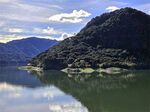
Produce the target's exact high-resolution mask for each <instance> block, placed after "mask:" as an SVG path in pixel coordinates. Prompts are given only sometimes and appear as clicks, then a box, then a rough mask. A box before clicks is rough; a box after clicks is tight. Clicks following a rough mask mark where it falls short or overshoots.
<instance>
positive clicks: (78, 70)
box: [18, 66, 129, 74]
mask: <svg viewBox="0 0 150 112" xmlns="http://www.w3.org/2000/svg"><path fill="white" fill-rule="evenodd" d="M18 69H21V70H27V71H38V72H41V71H44V70H43V69H42V68H39V67H34V66H21V67H18ZM59 71H62V72H65V73H69V74H80V73H93V72H99V73H102V72H104V73H108V74H118V73H121V72H127V71H129V70H128V69H124V68H118V67H109V68H106V69H103V68H97V69H93V68H65V69H61V70H59Z"/></svg>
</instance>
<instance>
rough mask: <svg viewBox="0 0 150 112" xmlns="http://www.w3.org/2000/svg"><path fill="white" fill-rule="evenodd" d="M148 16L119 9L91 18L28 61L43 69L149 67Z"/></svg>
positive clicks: (136, 11) (149, 19) (149, 22)
mask: <svg viewBox="0 0 150 112" xmlns="http://www.w3.org/2000/svg"><path fill="white" fill-rule="evenodd" d="M149 63H150V16H149V15H147V14H145V13H143V12H141V11H138V10H136V9H133V8H129V7H127V8H122V9H120V10H116V11H114V12H110V13H104V14H102V15H101V16H97V17H95V18H93V19H92V20H91V21H90V22H89V23H88V24H87V25H86V26H85V27H84V28H83V29H82V30H81V31H80V32H79V33H78V34H77V35H76V36H74V37H72V38H71V39H66V40H64V41H62V42H61V43H60V44H58V45H56V46H54V47H52V48H50V49H49V50H47V51H46V52H45V53H42V54H40V55H38V56H37V57H35V58H34V59H32V60H31V61H30V64H31V65H33V66H39V67H42V68H43V69H57V68H65V67H67V66H68V65H69V66H70V65H71V67H114V66H116V67H127V68H129V67H133V68H149V67H150V64H149Z"/></svg>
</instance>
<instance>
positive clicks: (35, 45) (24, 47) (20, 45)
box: [0, 37, 59, 65]
mask: <svg viewBox="0 0 150 112" xmlns="http://www.w3.org/2000/svg"><path fill="white" fill-rule="evenodd" d="M58 42H59V41H56V40H49V39H41V38H36V37H30V38H27V39H21V40H14V41H11V42H8V43H6V44H4V43H0V65H3V64H16V63H27V62H28V61H29V60H30V59H31V58H32V57H34V56H36V55H37V54H39V53H41V52H43V51H45V50H46V49H48V48H50V47H51V46H53V45H55V44H57V43H58Z"/></svg>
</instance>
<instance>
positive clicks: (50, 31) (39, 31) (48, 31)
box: [33, 27, 62, 34]
mask: <svg viewBox="0 0 150 112" xmlns="http://www.w3.org/2000/svg"><path fill="white" fill-rule="evenodd" d="M33 32H34V33H37V34H61V33H62V32H61V31H58V30H55V29H54V28H52V27H48V28H47V29H41V28H34V31H33Z"/></svg>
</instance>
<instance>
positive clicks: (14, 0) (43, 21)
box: [0, 0, 150, 43]
mask: <svg viewBox="0 0 150 112" xmlns="http://www.w3.org/2000/svg"><path fill="white" fill-rule="evenodd" d="M124 7H132V8H136V9H138V10H141V11H144V12H145V13H147V14H150V0H0V42H2V43H6V42H9V41H12V40H16V39H22V38H28V37H39V38H48V39H56V40H63V39H65V38H68V37H70V36H73V35H75V34H77V33H78V32H79V31H80V30H81V29H82V28H83V27H84V26H85V25H86V24H87V22H88V21H90V20H91V19H92V18H93V17H96V16H100V15H101V14H103V13H106V12H111V11H114V10H117V9H120V8H124Z"/></svg>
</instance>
